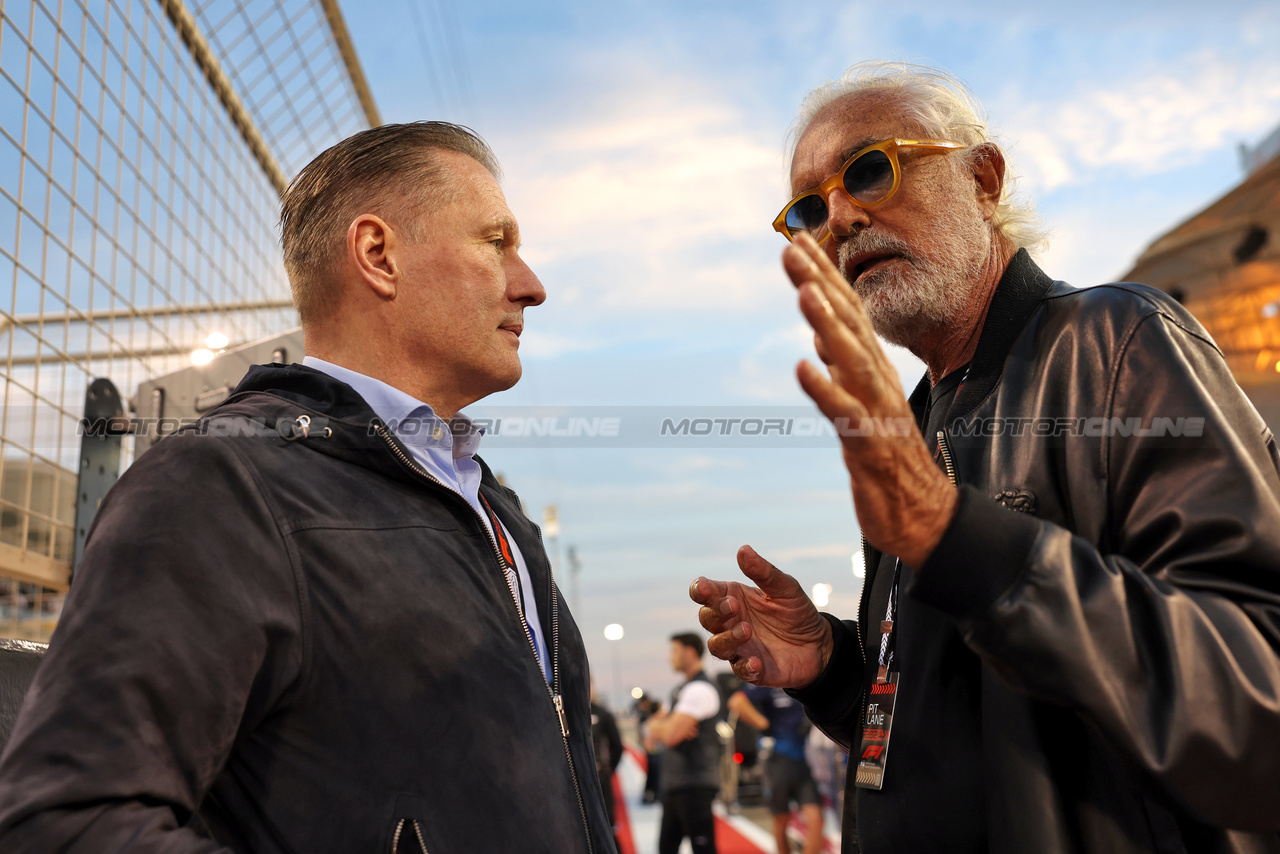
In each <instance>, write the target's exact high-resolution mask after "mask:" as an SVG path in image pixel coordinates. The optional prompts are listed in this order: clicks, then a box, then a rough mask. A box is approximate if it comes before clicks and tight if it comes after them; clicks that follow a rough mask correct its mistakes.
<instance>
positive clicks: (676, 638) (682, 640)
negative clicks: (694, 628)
mask: <svg viewBox="0 0 1280 854" xmlns="http://www.w3.org/2000/svg"><path fill="white" fill-rule="evenodd" d="M671 640H672V641H673V642H674V643H678V644H680V645H681V646H687V647H688V648H689V649H691V650H693V651H694V652H696V653H697V654H698V658H702V653H703V652H704V651H705V650H706V648H707V647H706V645H705V644H704V643H703V642H702V638H700V637H699V636H698V635H696V634H694V633H693V632H681V633H680V634H678V635H672V636H671Z"/></svg>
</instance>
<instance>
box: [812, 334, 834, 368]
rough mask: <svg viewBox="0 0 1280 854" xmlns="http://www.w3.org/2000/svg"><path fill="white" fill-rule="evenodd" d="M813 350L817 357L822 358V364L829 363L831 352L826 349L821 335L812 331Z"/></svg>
mask: <svg viewBox="0 0 1280 854" xmlns="http://www.w3.org/2000/svg"><path fill="white" fill-rule="evenodd" d="M813 351H814V352H815V353H817V354H818V358H819V359H821V360H822V364H824V365H830V364H831V354H830V353H829V352H828V351H827V345H826V343H825V342H823V340H822V336H821V335H819V334H818V333H816V332H815V333H813Z"/></svg>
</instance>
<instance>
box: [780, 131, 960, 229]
mask: <svg viewBox="0 0 1280 854" xmlns="http://www.w3.org/2000/svg"><path fill="white" fill-rule="evenodd" d="M964 147H965V145H964V143H961V142H952V141H951V140H949V139H882V140H881V141H880V142H877V143H873V144H872V145H868V146H867V147H866V148H864V149H862V150H860V151H858V152H857V153H856V154H854V155H853V156H852V157H850V158H849V159H848V160H846V161H845V164H844V165H843V166H841V167H840V171H839V172H837V173H836V174H834V175H832V176H831V177H830V178H828V179H827V180H825V181H823V182H822V183H821V184H819V185H818V186H817V187H816V188H815V189H812V190H806V191H805V192H803V193H801V194H800V195H798V196H796V197H795V198H794V199H792V200H791V201H789V202H787V206H786V207H785V208H783V209H782V213H780V214H778V217H777V219H775V220H774V221H773V227H774V229H775V230H776V231H778V232H779V233H780V234H782V235H784V236H785V237H786V238H787V240H795V239H796V235H798V234H799V233H800V232H802V231H807V232H809V233H810V234H812V235H813V237H814V239H815V240H817V241H818V243H819V244H821V243H825V242H826V240H827V238H829V237H831V232H830V231H829V230H828V231H826V233H825V234H823V235H822V236H821V237H819V231H820V230H824V229H825V227H826V224H827V214H828V211H827V197H828V196H829V195H831V191H832V190H835V189H839V190H841V191H842V192H843V193H844V195H845V197H846V198H848V200H849V201H850V202H852V203H853V204H855V205H857V206H858V207H860V208H867V209H870V208H874V207H878V206H879V205H882V204H884V203H885V202H887V201H889V199H891V198H893V194H894V193H896V192H898V185H899V184H900V183H902V166H901V165H900V164H899V163H898V149H899V148H925V149H932V150H935V151H945V150H948V149H956V148H964Z"/></svg>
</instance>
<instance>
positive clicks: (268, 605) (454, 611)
mask: <svg viewBox="0 0 1280 854" xmlns="http://www.w3.org/2000/svg"><path fill="white" fill-rule="evenodd" d="M299 415H308V416H310V418H311V424H310V427H309V435H308V436H307V437H305V438H304V437H301V435H300V433H299V431H298V430H297V429H296V428H291V427H289V425H290V424H293V423H295V419H296V418H297V417H298V416H299ZM373 420H374V414H373V412H372V411H371V410H370V409H369V407H368V406H367V405H366V404H365V403H364V401H363V400H362V399H361V398H359V397H358V396H357V395H356V394H355V392H354V391H352V390H351V388H350V387H349V386H347V385H345V384H343V383H340V382H337V381H336V380H333V379H331V378H329V377H328V376H326V375H325V374H323V373H320V372H318V371H314V370H311V369H309V368H304V367H300V366H297V365H294V366H289V367H274V366H263V367H255V368H253V369H251V370H250V373H249V374H248V376H247V377H246V378H245V380H244V381H243V383H242V384H241V385H240V387H239V388H238V389H237V391H236V393H235V394H234V395H233V396H232V397H231V398H230V399H229V401H228V402H227V403H225V404H223V405H222V406H220V407H219V408H218V409H216V410H214V412H212V413H210V415H209V417H207V418H206V419H204V420H203V424H204V434H203V435H202V434H201V432H200V431H199V430H191V431H187V432H183V433H179V434H176V435H174V436H170V437H167V438H165V439H164V440H163V441H161V442H159V443H158V444H157V445H156V446H155V447H153V448H152V449H151V450H150V451H148V452H147V453H146V454H144V455H143V456H142V457H140V458H139V459H138V461H137V462H136V463H135V464H134V465H133V466H132V467H131V468H130V469H129V470H128V471H126V472H125V474H124V475H123V476H122V477H121V479H120V482H119V483H118V484H117V485H116V486H115V488H113V489H112V491H111V493H110V494H109V495H108V496H107V498H106V500H105V501H104V502H103V505H102V507H101V509H100V511H99V513H98V516H97V519H96V520H95V523H94V529H93V531H92V532H91V534H90V537H89V542H88V546H87V548H86V551H85V555H84V560H83V563H82V565H81V567H80V569H79V571H78V572H77V574H76V580H75V583H74V584H73V585H72V588H71V593H70V595H69V597H68V600H67V605H66V610H65V612H64V614H63V616H62V619H61V622H60V624H59V626H58V630H57V632H56V633H55V635H54V637H53V642H52V644H51V646H50V649H49V652H48V654H47V656H46V658H45V660H44V663H43V664H42V665H41V667H40V670H39V672H38V673H37V675H36V679H35V682H34V684H33V686H32V688H31V690H30V693H29V694H28V695H27V700H26V704H25V705H24V707H23V710H22V713H21V715H20V717H19V720H18V723H17V727H16V729H15V731H14V734H13V738H12V740H11V741H10V743H9V746H8V748H7V750H6V752H5V754H4V756H3V758H2V759H0V851H4V852H5V854H19V852H31V854H37V852H38V854H46V852H50V851H65V852H84V854H103V852H109V851H129V852H153V851H154V852H160V851H164V852H183V854H188V852H231V851H234V852H254V854H269V852H281V854H283V852H291V854H303V852H305V853H306V854H312V852H325V851H332V852H393V851H399V852H400V854H404V853H405V852H412V854H420V852H422V851H423V850H424V849H425V851H427V852H430V854H449V852H484V851H528V852H542V854H564V852H575V854H587V852H592V854H612V852H613V850H614V846H613V841H612V831H611V829H610V827H609V823H608V820H607V818H606V817H605V811H604V805H603V801H602V800H601V794H600V787H599V785H598V784H597V783H596V779H595V773H596V770H595V762H594V759H593V754H592V746H591V712H590V709H589V705H588V675H587V659H586V654H585V651H584V649H583V646H582V638H581V637H580V635H579V633H578V630H577V628H576V627H575V626H574V623H573V620H572V619H571V618H570V616H569V613H568V611H567V610H566V608H565V606H564V603H563V602H562V601H560V597H559V593H558V592H557V591H556V590H555V587H554V584H553V582H552V579H551V574H550V566H549V564H548V562H547V558H546V554H545V552H544V551H543V548H542V545H541V538H540V535H539V532H538V530H537V528H536V526H535V525H534V524H533V523H532V522H530V521H529V520H528V519H527V518H525V516H524V514H523V513H522V512H521V510H520V507H519V503H518V499H517V498H516V497H515V494H514V493H512V492H511V491H510V490H508V489H506V488H505V487H503V486H501V485H499V484H498V482H497V481H496V480H495V479H494V477H493V475H492V474H491V473H490V472H489V470H488V468H487V467H486V468H484V473H483V480H482V482H481V487H480V489H481V492H482V494H483V495H484V496H485V497H486V498H487V499H488V501H489V503H490V505H491V506H492V507H493V510H494V511H495V512H496V513H497V515H498V516H499V517H500V518H501V520H502V522H503V524H504V525H505V526H506V527H507V528H508V529H509V530H510V531H511V533H512V535H513V537H514V538H515V541H516V543H517V545H518V546H519V548H520V551H521V552H522V553H523V555H524V557H525V560H526V563H527V565H528V568H529V574H530V576H531V578H532V581H533V584H534V586H535V588H536V590H537V595H538V597H539V598H538V612H539V616H540V617H541V619H542V628H543V632H544V633H545V636H546V638H547V640H548V643H549V644H550V645H551V647H552V649H551V654H552V657H553V660H554V661H555V664H556V666H555V679H554V683H555V685H554V689H555V691H556V692H558V693H559V694H560V695H561V697H562V698H563V703H564V713H565V724H566V725H567V730H568V736H567V737H562V730H561V722H560V718H559V716H558V715H557V711H556V708H555V705H554V703H553V699H552V691H550V690H549V689H548V685H547V682H546V681H544V679H543V675H542V672H541V670H540V669H539V667H538V664H537V663H536V660H535V657H534V652H533V649H532V647H531V646H530V642H529V640H528V638H527V636H526V634H525V630H524V626H523V623H522V622H521V620H520V618H519V616H518V614H517V611H516V608H515V603H514V601H513V599H512V596H511V593H510V589H509V587H508V586H507V583H506V580H505V576H504V574H503V571H502V569H501V565H500V563H499V558H498V556H497V553H496V551H495V548H496V547H495V546H494V544H493V541H492V539H491V537H490V535H489V534H488V532H487V530H486V528H485V527H484V526H483V524H482V522H481V520H480V518H479V516H478V515H477V514H476V512H475V511H474V510H473V509H472V508H471V506H470V505H469V504H467V502H466V501H465V499H463V498H462V497H461V496H459V495H457V493H454V492H452V491H450V490H449V489H447V488H446V487H443V486H441V485H439V484H438V483H436V482H433V481H432V480H430V479H429V478H428V477H426V476H424V475H422V474H420V473H418V472H415V471H414V470H413V469H414V466H413V464H412V463H410V462H407V461H408V460H409V455H408V453H407V452H406V451H405V450H404V449H403V446H401V445H400V444H399V443H398V442H397V441H396V440H394V439H391V438H390V437H389V434H387V435H380V434H379V431H377V430H373V431H371V430H370V424H371V422H372V421H373ZM277 424H281V425H282V430H281V431H277V429H276V428H277ZM326 428H327V429H326ZM284 435H288V436H289V437H290V438H285V437H284Z"/></svg>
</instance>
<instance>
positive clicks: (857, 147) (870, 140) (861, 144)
mask: <svg viewBox="0 0 1280 854" xmlns="http://www.w3.org/2000/svg"><path fill="white" fill-rule="evenodd" d="M879 141H880V140H879V139H876V138H874V137H867V138H866V139H863V140H859V141H858V142H855V143H854V144H853V145H851V146H849V147H848V148H846V149H845V150H844V151H843V152H841V154H840V163H841V165H843V164H845V163H847V162H848V161H849V158H850V157H852V156H853V155H855V154H857V153H858V152H859V151H861V150H862V149H864V148H866V147H867V146H868V145H875V144H876V143H877V142H879Z"/></svg>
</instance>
